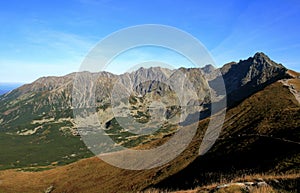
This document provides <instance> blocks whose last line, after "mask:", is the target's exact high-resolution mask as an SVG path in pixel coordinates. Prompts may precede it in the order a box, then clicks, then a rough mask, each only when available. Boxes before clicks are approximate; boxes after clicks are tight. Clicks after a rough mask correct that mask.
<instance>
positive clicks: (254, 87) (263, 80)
mask: <svg viewBox="0 0 300 193" xmlns="http://www.w3.org/2000/svg"><path fill="white" fill-rule="evenodd" d="M220 71H221V73H222V77H223V79H224V83H225V87H226V93H227V96H228V98H229V100H230V101H235V102H236V101H240V100H242V99H243V98H245V97H247V96H250V95H251V94H253V93H254V92H256V91H258V90H259V89H261V88H262V87H264V86H266V85H268V84H270V83H273V82H275V81H277V80H280V79H283V78H284V77H286V76H287V74H286V72H287V69H286V68H285V67H284V66H283V65H281V64H278V63H276V62H274V61H272V60H271V59H270V58H269V57H268V56H266V55H265V54H264V53H260V52H259V53H256V54H255V55H254V56H253V57H249V58H248V59H247V60H240V61H239V62H238V63H236V62H231V63H228V64H225V65H224V66H223V67H222V68H220ZM213 73H214V72H212V73H211V74H213ZM211 74H210V75H211ZM220 77H221V75H218V76H215V77H213V78H211V79H212V80H211V81H209V84H210V86H211V87H212V88H213V89H214V88H218V85H217V84H216V83H215V82H216V80H218V79H220ZM216 90H218V89H216Z"/></svg>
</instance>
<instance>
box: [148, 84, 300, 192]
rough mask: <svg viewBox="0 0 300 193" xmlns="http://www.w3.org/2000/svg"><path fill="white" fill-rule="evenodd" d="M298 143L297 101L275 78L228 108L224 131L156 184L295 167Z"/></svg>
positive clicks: (188, 184)
mask: <svg viewBox="0 0 300 193" xmlns="http://www.w3.org/2000/svg"><path fill="white" fill-rule="evenodd" d="M293 81H296V82H297V83H300V81H299V80H296V79H294V80H293ZM299 146H300V105H299V102H298V101H297V100H296V99H295V97H294V95H293V94H292V93H291V92H290V91H289V88H288V87H287V86H284V85H283V84H282V83H280V82H276V83H273V84H272V85H269V86H268V87H266V88H265V89H264V90H262V91H260V92H258V93H256V94H254V95H252V96H251V97H249V98H247V99H246V100H244V101H243V102H242V103H240V104H239V105H237V106H236V107H234V108H232V109H230V110H229V111H228V112H227V115H226V121H225V124H224V126H223V131H222V133H221V135H220V137H219V139H218V140H217V142H216V143H215V145H214V146H213V148H212V149H211V150H210V151H209V152H208V153H207V154H205V155H204V156H201V157H198V158H197V159H196V160H194V161H193V163H191V164H190V165H189V166H188V167H187V168H185V169H184V170H182V171H180V172H178V173H177V174H175V175H173V176H170V177H168V178H167V179H165V180H163V181H162V182H160V183H159V184H157V185H156V186H154V187H156V188H160V189H175V190H176V189H190V188H193V187H196V186H203V185H206V184H210V183H214V182H219V181H220V179H222V178H223V179H224V178H225V179H227V180H229V181H230V180H231V179H234V178H236V177H237V176H243V175H252V174H261V173H266V174H275V175H277V174H282V173H299V171H300V167H299V166H300V151H299Z"/></svg>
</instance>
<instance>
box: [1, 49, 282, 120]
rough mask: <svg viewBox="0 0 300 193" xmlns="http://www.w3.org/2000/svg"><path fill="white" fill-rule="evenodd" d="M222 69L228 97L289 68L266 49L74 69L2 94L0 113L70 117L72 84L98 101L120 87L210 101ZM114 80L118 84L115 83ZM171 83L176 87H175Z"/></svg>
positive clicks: (4, 116)
mask: <svg viewBox="0 0 300 193" xmlns="http://www.w3.org/2000/svg"><path fill="white" fill-rule="evenodd" d="M220 71H221V73H222V75H223V79H224V83H225V86H226V92H227V94H228V96H230V97H231V98H230V100H237V101H238V100H241V99H243V97H245V96H246V95H247V96H248V95H250V94H252V93H254V92H255V88H258V87H260V86H262V85H265V84H269V83H271V82H274V81H276V80H279V79H282V78H283V77H284V76H286V71H287V69H286V68H285V67H284V66H282V65H281V64H277V63H275V62H274V61H272V60H271V59H270V58H269V57H267V56H266V55H265V54H263V53H257V54H255V55H254V56H253V57H250V58H248V59H247V60H242V61H240V62H238V63H234V62H232V63H228V64H226V65H224V66H223V67H222V68H221V69H220V70H216V69H215V68H214V67H213V66H212V65H207V66H205V67H204V68H201V69H199V68H190V69H186V68H180V69H178V70H170V69H166V68H160V67H151V68H149V69H145V68H140V69H138V70H136V71H133V72H131V73H125V74H122V75H114V74H112V73H109V72H99V73H90V72H80V73H78V74H77V75H76V73H72V74H69V75H66V76H63V77H43V78H40V79H38V80H36V81H35V82H33V83H31V84H27V85H24V86H22V87H20V88H18V89H15V90H14V91H12V92H10V93H7V94H5V95H2V96H1V97H0V103H1V106H0V119H1V120H3V121H2V124H4V125H5V124H6V123H9V122H10V121H11V120H12V119H14V120H16V119H18V118H16V117H17V115H18V114H26V113H27V114H28V112H30V113H29V115H28V116H29V117H30V116H32V117H34V118H41V117H43V114H46V115H45V116H48V118H49V117H53V116H54V117H60V116H67V117H72V110H71V106H72V94H74V93H73V90H74V89H81V90H80V92H76V94H78V95H79V96H78V97H76V98H77V99H78V98H79V99H80V100H86V101H88V98H91V97H94V98H95V100H94V101H95V103H96V105H98V106H99V105H100V106H101V105H104V104H109V103H111V99H110V98H111V93H112V91H115V92H116V93H115V94H117V95H120V96H122V94H123V92H124V91H125V92H128V93H130V95H135V96H145V95H146V94H147V93H154V92H156V93H157V94H158V95H159V96H168V95H172V96H173V95H174V92H175V93H176V92H177V93H176V94H178V93H180V94H181V96H180V97H179V100H190V101H185V104H194V105H196V104H197V105H201V104H203V103H204V104H209V103H210V98H211V96H210V94H211V93H213V94H214V95H217V96H218V95H222V93H218V92H215V93H214V92H210V90H209V87H208V84H209V86H210V87H211V88H212V90H215V91H218V90H220V88H218V87H219V86H220V85H219V82H218V81H219V79H220V78H221V77H222V76H221V74H220V73H219V72H220ZM75 76H77V78H76V81H79V82H77V83H76V85H81V86H80V88H75V87H73V86H74V78H75ZM78 76H79V78H78ZM207 83H208V84H207ZM116 84H117V85H119V86H120V88H122V89H116ZM84 85H86V86H84ZM174 87H176V88H179V89H177V90H176V89H175V90H174ZM87 89H90V90H87ZM114 89H115V90H114ZM243 89H244V90H243ZM252 89H254V90H252ZM118 92H119V93H118ZM195 93H196V95H197V96H196V98H195V97H194V95H195ZM245 94H246V95H245ZM81 95H82V96H81ZM128 96H129V95H128ZM84 97H86V99H85V98H84ZM191 98H193V100H191ZM233 98H234V99H233ZM73 102H74V101H73ZM91 105H93V104H91ZM58 112H59V113H58Z"/></svg>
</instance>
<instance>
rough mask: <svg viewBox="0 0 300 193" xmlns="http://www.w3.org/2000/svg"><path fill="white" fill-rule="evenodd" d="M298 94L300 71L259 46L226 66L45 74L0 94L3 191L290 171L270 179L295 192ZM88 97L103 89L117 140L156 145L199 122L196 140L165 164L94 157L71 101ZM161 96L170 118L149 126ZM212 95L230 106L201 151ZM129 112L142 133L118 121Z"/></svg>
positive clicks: (189, 185) (172, 184) (126, 186)
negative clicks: (132, 164) (135, 165)
mask: <svg viewBox="0 0 300 193" xmlns="http://www.w3.org/2000/svg"><path fill="white" fill-rule="evenodd" d="M183 77H184V78H186V79H183ZM90 82H93V84H90ZM178 82H179V83H180V85H178ZM220 82H221V83H222V82H223V83H224V85H223V86H222V84H220ZM88 84H90V85H88ZM87 88H89V89H87ZM176 88H179V90H178V89H177V90H176ZM180 88H181V89H180ZM78 91H79V92H78ZM83 92H84V95H83ZM93 93H94V95H93ZM299 93H300V74H299V73H297V72H294V71H292V70H289V69H287V68H285V67H284V66H283V65H282V64H278V63H276V62H274V61H273V60H271V59H270V58H269V57H268V56H267V55H265V54H264V53H261V52H259V53H256V54H255V55H254V56H252V57H249V58H248V59H246V60H240V61H239V62H230V63H228V64H225V65H224V66H223V67H221V68H219V69H216V68H214V67H213V66H212V65H207V66H205V67H203V68H179V69H176V70H170V69H166V68H161V67H151V68H148V69H146V68H140V69H138V70H136V71H133V72H131V73H125V74H121V75H115V74H112V73H109V72H98V73H91V72H79V73H72V74H69V75H66V76H63V77H42V78H40V79H38V80H36V81H34V82H33V83H31V84H26V85H23V86H21V87H19V88H17V89H15V90H13V91H11V92H9V93H6V94H3V95H1V96H0V147H1V148H0V153H1V155H5V156H1V157H0V169H2V170H3V171H0V192H1V191H2V192H23V191H24V190H25V191H27V192H41V191H45V190H46V189H47V188H48V189H49V192H138V191H142V190H147V189H149V188H154V189H156V190H168V191H175V190H188V189H195V192H197V191H198V190H199V191H201V192H204V191H208V192H209V191H213V190H212V189H209V188H208V189H205V190H204V189H201V187H204V186H207V185H210V184H213V183H217V182H220V181H221V179H222V178H225V179H226V180H227V181H230V180H234V179H236V178H238V177H240V176H245V175H249V176H253V175H258V174H260V175H262V174H264V175H275V176H279V174H280V175H283V174H284V175H291V176H293V178H292V179H291V180H286V179H284V178H282V179H281V178H280V179H281V180H282V181H284V183H280V182H278V183H277V182H276V183H275V182H273V181H268V183H269V184H270V185H271V186H272V188H274V189H275V190H277V191H279V192H284V191H286V192H290V191H294V192H296V191H297V184H298V183H299V175H297V174H299V169H300V168H299V163H300V154H299V153H300V152H299V145H300V133H299V128H300V94H299ZM178 94H179V96H178ZM86 96H88V97H91V98H92V96H94V97H95V98H93V99H94V104H93V105H94V108H95V109H96V114H97V115H98V120H99V123H100V125H101V128H103V129H105V132H106V133H107V134H108V135H109V136H110V137H111V139H113V141H114V142H115V143H116V144H117V145H122V146H125V147H128V148H137V149H139V148H141V149H151V148H153V147H157V146H160V145H161V144H164V143H165V142H166V141H168V140H169V139H170V138H171V137H172V136H173V135H174V133H175V132H176V130H177V129H178V128H181V127H182V128H183V129H184V128H189V127H192V126H196V127H197V131H196V134H195V136H194V137H193V140H192V141H191V143H190V144H189V145H188V147H187V148H186V149H185V150H184V151H183V152H182V153H181V154H180V155H178V156H177V157H176V158H175V159H174V160H172V161H170V162H169V163H167V164H165V165H163V166H160V167H155V168H152V169H148V170H145V171H138V170H137V171H135V170H125V169H120V168H117V167H114V166H111V165H109V164H107V163H105V162H103V161H101V160H98V158H96V157H93V153H92V152H91V151H93V152H94V151H95V149H94V148H93V147H92V146H86V144H84V142H83V141H82V139H81V137H80V135H81V136H84V135H88V132H89V131H90V130H89V129H88V128H86V127H85V126H80V125H79V126H78V123H76V113H75V117H74V114H73V110H74V109H82V108H87V107H89V105H90V103H89V102H90V101H89V100H88V99H87V98H85V97H86ZM116 96H117V97H116ZM111 98H113V100H111ZM158 99H159V101H161V103H162V104H164V106H165V108H166V109H165V111H166V113H163V114H159V113H160V111H157V113H158V115H159V116H158V118H159V120H162V121H163V122H164V125H163V126H162V127H161V128H160V129H159V130H157V131H156V132H155V133H153V134H152V135H146V134H144V133H143V131H144V130H145V129H147V128H150V124H151V118H152V117H153V114H151V111H149V108H148V107H149V106H150V107H151V105H152V104H153V101H157V100H158ZM214 104H217V106H218V104H226V106H222V105H219V106H221V107H220V109H218V110H222V107H226V111H227V112H226V116H225V121H224V124H223V127H222V130H221V132H220V135H219V137H218V139H217V140H216V143H215V144H214V145H213V146H212V148H211V149H209V151H208V152H207V153H206V154H204V155H199V153H198V151H199V146H200V144H201V142H202V140H203V138H204V135H205V129H206V128H207V125H208V124H209V120H210V119H211V117H210V115H211V113H212V105H214ZM158 106H159V105H158ZM158 106H155V107H158ZM122 108H125V109H126V111H118V113H117V116H115V115H116V114H114V113H113V112H112V111H114V110H115V109H122ZM79 114H80V113H79ZM182 114H183V115H184V116H183V117H184V118H183V120H182V118H181V116H182ZM77 115H78V114H77ZM129 116H130V117H133V120H135V121H136V122H138V123H140V124H142V125H143V126H141V127H138V128H137V130H134V131H135V132H134V133H131V132H129V131H128V130H125V131H124V128H122V126H123V125H120V122H118V120H120V119H121V118H122V119H124V118H126V117H129ZM178 125H180V126H178ZM182 128H181V129H182ZM7 169H14V170H7ZM40 170H45V171H40ZM20 171H22V172H20ZM32 171H35V172H33V173H32ZM116 176H118V177H116ZM12 181H13V182H12ZM24 181H26V182H27V183H26V184H24V183H23V182H24ZM16 184H17V185H16ZM283 184H284V185H283ZM199 187H200V188H199ZM197 188H198V190H197Z"/></svg>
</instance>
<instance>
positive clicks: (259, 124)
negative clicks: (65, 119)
mask: <svg viewBox="0 0 300 193" xmlns="http://www.w3.org/2000/svg"><path fill="white" fill-rule="evenodd" d="M207 122H208V120H203V121H201V122H200V124H199V131H198V133H197V135H196V136H195V138H194V140H193V141H192V143H191V144H190V146H189V148H187V149H186V150H185V151H184V152H183V153H182V154H181V155H180V156H178V157H177V158H176V159H175V160H173V161H172V162H170V163H168V164H167V165H166V166H164V167H161V168H155V169H151V170H145V171H128V170H122V169H119V168H115V167H112V166H110V165H108V164H106V163H104V162H102V161H100V160H98V159H97V158H89V159H84V160H81V161H78V162H76V163H72V164H70V165H67V166H61V167H57V168H55V169H52V170H48V171H42V172H18V171H14V170H7V171H1V172H0V192H41V191H43V190H45V189H46V188H47V187H49V186H50V185H53V186H54V188H55V189H54V191H53V192H136V191H138V190H141V189H144V188H147V187H150V186H152V185H155V184H157V183H158V182H161V181H162V180H163V179H165V178H167V177H169V176H172V177H170V178H167V179H166V180H165V181H162V183H160V184H159V185H158V186H156V187H161V188H168V187H171V188H175V189H180V188H191V187H193V186H194V187H196V186H198V185H201V184H204V182H205V183H210V181H211V182H218V181H219V180H220V175H223V174H224V173H222V172H225V173H228V172H229V173H230V175H231V177H232V178H233V177H236V175H238V174H236V173H231V172H230V171H239V172H244V171H245V170H242V169H245V168H251V169H253V168H254V169H255V170H257V171H254V172H262V171H263V170H262V169H264V170H265V172H272V171H273V169H274V168H275V171H277V172H281V171H283V172H291V173H293V172H299V168H297V165H298V166H299V163H300V162H299V152H298V151H297V149H296V148H298V147H299V144H297V143H294V142H291V141H295V140H297V139H299V127H300V107H299V104H298V102H297V101H296V100H295V98H294V96H293V95H292V94H291V93H290V92H289V91H288V89H287V88H286V87H283V86H282V84H281V83H278V82H277V83H275V84H272V85H271V86H269V87H267V88H266V89H265V90H264V91H262V92H259V93H256V94H255V95H253V96H251V97H250V98H248V99H246V100H245V101H244V102H242V103H241V104H240V105H238V106H237V107H235V108H233V109H231V110H229V112H228V113H227V121H226V123H225V125H224V130H223V133H222V135H221V138H220V139H219V141H218V142H217V144H216V145H215V146H214V147H213V149H212V150H211V151H210V152H209V153H208V154H206V155H205V156H202V157H198V158H196V155H197V152H198V148H199V143H200V139H201V136H202V132H201V131H203V128H205V126H206V125H207ZM271 135H272V136H271ZM288 140H289V141H288ZM154 145H155V144H154ZM257 152H258V154H257ZM241 155H243V156H244V155H247V156H246V157H245V158H243V157H241ZM268 156H271V157H268ZM195 158H196V159H195ZM190 162H192V164H190ZM187 166H188V167H187ZM261 166H263V168H262V167H261ZM265 166H267V167H265ZM282 166H284V167H282ZM281 167H282V168H281ZM183 168H185V169H183ZM180 170H182V171H181V172H178V171H180ZM251 171H252V170H248V172H251ZM177 172H178V173H177ZM220 172H221V173H220ZM175 173H176V174H175ZM173 174H175V175H173ZM209 175H210V177H211V178H210V180H208V178H203V177H208V176H209ZM223 177H226V178H227V177H228V179H229V180H230V176H226V175H225V176H224V175H223ZM169 185H170V186H169Z"/></svg>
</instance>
